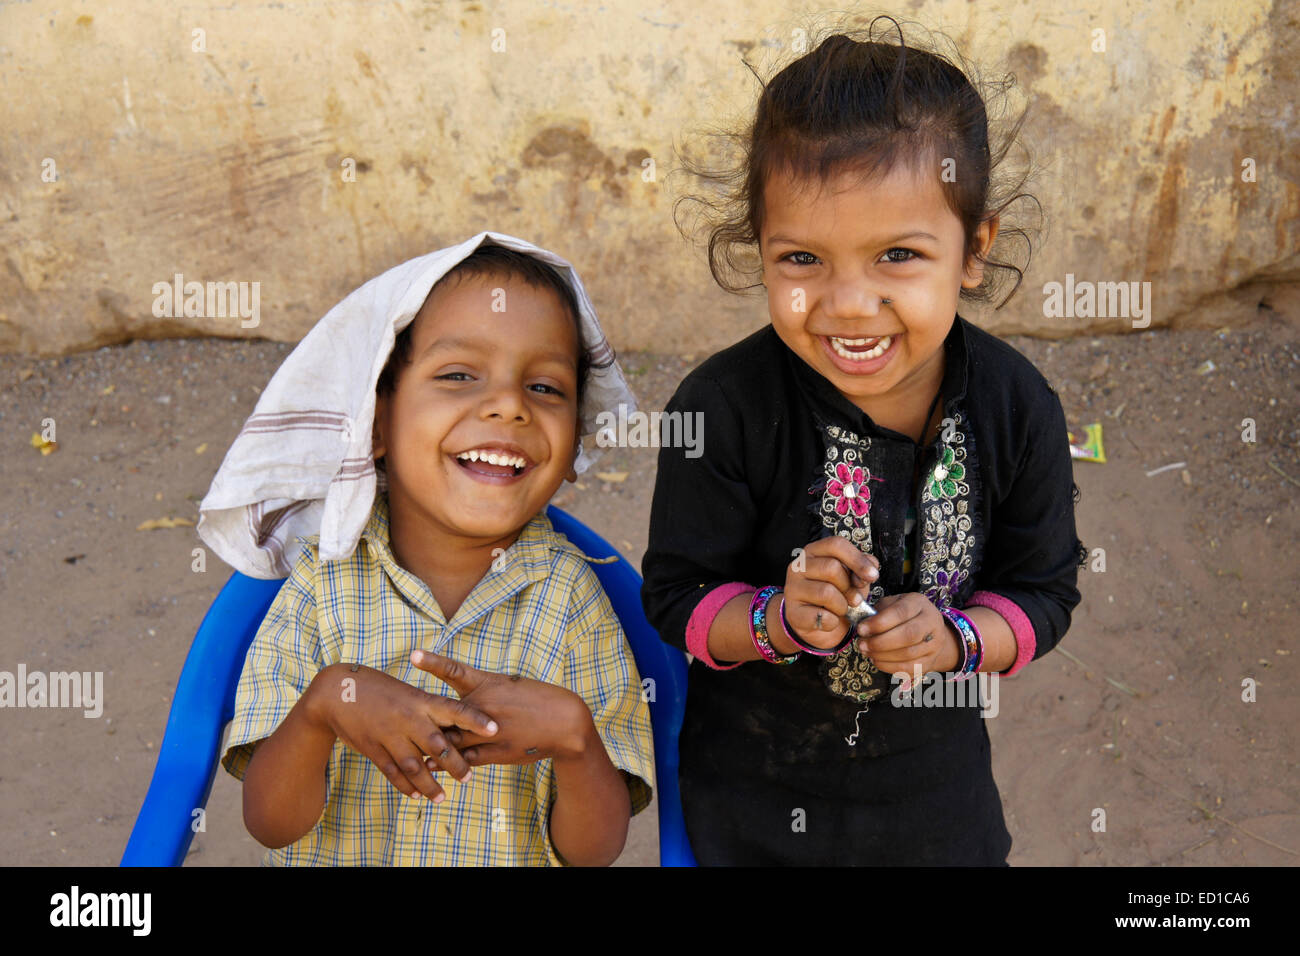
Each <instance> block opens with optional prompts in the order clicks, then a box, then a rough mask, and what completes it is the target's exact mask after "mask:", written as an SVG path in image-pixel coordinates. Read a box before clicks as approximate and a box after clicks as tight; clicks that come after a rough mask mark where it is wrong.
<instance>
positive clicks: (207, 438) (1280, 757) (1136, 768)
mask: <svg viewBox="0 0 1300 956" xmlns="http://www.w3.org/2000/svg"><path fill="white" fill-rule="evenodd" d="M1294 319H1295V317H1291V320H1288V319H1286V318H1284V317H1282V316H1279V315H1278V314H1277V313H1272V312H1269V311H1267V310H1264V311H1262V312H1261V318H1260V320H1259V321H1258V322H1257V323H1256V324H1254V325H1252V326H1251V327H1249V328H1246V329H1240V330H1235V331H1232V332H1229V333H1224V334H1215V333H1213V332H1208V331H1186V332H1153V333H1141V334H1138V333H1134V334H1132V335H1128V336H1116V337H1108V338H1101V339H1082V340H1075V341H1070V342H1066V343H1057V344H1054V345H1053V344H1048V343H1046V342H1041V341H1033V340H1024V339H1016V340H1013V344H1015V345H1016V346H1017V347H1018V348H1020V349H1021V350H1022V351H1024V352H1025V353H1026V354H1027V355H1029V356H1030V358H1032V359H1033V360H1034V361H1035V362H1036V363H1037V364H1038V365H1039V367H1040V368H1041V369H1043V371H1044V372H1045V374H1046V375H1047V376H1048V377H1049V379H1051V380H1052V381H1053V383H1055V384H1056V386H1057V388H1058V389H1059V391H1060V394H1061V397H1062V400H1063V402H1064V404H1065V408H1066V413H1067V415H1068V416H1069V419H1070V421H1071V422H1072V423H1074V424H1086V423H1088V422H1092V421H1100V422H1102V423H1103V425H1104V428H1105V441H1106V452H1107V455H1108V458H1109V461H1108V463H1106V464H1083V463H1080V464H1077V465H1076V468H1075V472H1076V477H1077V481H1078V484H1079V486H1080V488H1081V489H1082V494H1083V497H1082V500H1081V501H1080V503H1079V505H1078V510H1077V514H1078V522H1079V530H1080V535H1081V537H1082V538H1083V540H1084V543H1085V544H1086V545H1087V546H1088V547H1089V548H1090V549H1097V548H1100V549H1104V567H1105V570H1104V571H1102V570H1100V567H1101V565H1100V562H1099V560H1098V558H1100V557H1101V555H1100V554H1099V553H1097V552H1094V558H1093V560H1092V565H1093V567H1094V568H1096V569H1092V568H1090V569H1089V570H1088V571H1085V572H1083V573H1082V575H1081V579H1080V588H1081V590H1082V592H1083V595H1084V600H1083V603H1082V605H1081V606H1080V608H1079V610H1078V611H1077V612H1076V615H1075V618H1074V623H1073V626H1072V628H1071V630H1070V632H1069V634H1068V635H1067V637H1066V639H1065V640H1064V642H1063V643H1062V645H1061V649H1060V650H1058V651H1054V652H1053V653H1052V654H1050V655H1049V656H1047V657H1046V658H1044V659H1043V660H1040V661H1038V662H1036V663H1034V664H1032V665H1031V666H1030V667H1029V668H1028V669H1027V670H1026V671H1025V672H1024V673H1023V674H1022V675H1020V676H1018V677H1016V678H1014V679H1012V680H1009V681H1005V682H1004V683H1003V684H1002V687H1001V698H1000V714H999V715H998V716H997V717H996V718H994V719H993V720H992V721H991V725H990V733H991V735H992V737H993V755H994V758H993V759H994V772H995V775H996V777H997V780H998V783H999V785H1000V787H1001V790H1002V797H1003V801H1004V804H1005V807H1006V812H1007V822H1008V825H1009V827H1010V830H1011V832H1012V834H1013V836H1014V838H1015V844H1014V847H1013V849H1012V855H1011V862H1012V863H1013V864H1021V865H1023V864H1049V865H1072V864H1105V865H1174V866H1177V865H1183V864H1200V865H1207V864H1208V865H1257V864H1280V865H1292V864H1294V863H1295V862H1296V861H1297V855H1296V854H1297V852H1298V851H1300V816H1298V815H1297V803H1296V794H1297V792H1300V790H1298V788H1297V774H1296V756H1297V746H1296V744H1297V733H1296V726H1297V718H1298V717H1300V704H1298V698H1297V695H1296V694H1295V693H1294V690H1293V688H1294V686H1295V680H1296V677H1297V674H1296V655H1295V653H1294V646H1293V645H1294V644H1295V641H1294V638H1295V636H1296V631H1297V627H1296V623H1295V622H1296V616H1297V608H1296V603H1297V599H1296V593H1295V588H1296V582H1297V577H1298V576H1297V573H1296V565H1295V561H1294V559H1293V557H1292V549H1293V548H1294V547H1295V543H1296V541H1297V540H1300V509H1298V508H1297V507H1296V501H1297V496H1298V495H1300V419H1298V416H1297V410H1298V408H1300V402H1298V399H1300V395H1298V392H1300V384H1298V383H1300V331H1298V330H1297V326H1296V325H1295V324H1294ZM286 353H287V349H286V348H285V347H283V346H279V345H275V344H269V343H260V342H258V343H250V342H230V341H211V340H207V341H198V340H176V341H168V342H153V343H150V342H137V343H133V344H131V345H129V346H125V347H119V348H109V349H101V350H99V351H97V352H93V353H89V354H85V355H79V356H74V357H71V358H65V359H59V360H48V361H35V360H31V359H26V358H23V357H21V356H5V357H0V388H3V393H2V396H0V425H2V426H3V427H2V428H0V435H2V436H3V439H2V440H3V447H4V454H3V456H0V487H2V488H3V504H4V507H3V519H2V520H3V522H4V524H3V536H2V538H0V541H3V551H2V552H0V621H3V622H4V623H3V625H2V629H0V670H7V671H11V672H13V671H16V670H17V667H18V665H19V664H25V665H26V667H27V669H28V671H36V670H43V671H59V670H73V669H75V670H80V671H102V672H104V682H105V683H104V696H105V704H104V710H103V714H102V716H100V717H99V718H97V719H87V718H85V717H83V716H82V713H81V712H80V711H72V710H66V709H65V710H59V709H5V710H0V721H2V722H3V724H2V727H3V732H4V747H3V750H2V751H0V824H2V825H0V863H4V864H84V865H112V864H115V863H116V862H117V861H118V860H119V858H120V855H121V853H122V849H123V847H124V846H125V843H126V840H127V836H128V835H129V833H130V830H131V826H132V823H133V821H134V817H135V814H136V811H137V810H138V809H139V806H140V803H141V801H142V799H143V797H144V794H145V790H146V789H147V787H148V783H149V778H150V775H151V773H152V770H153V765H154V760H155V756H156V752H157V748H158V745H159V742H160V740H161V735H162V732H163V727H164V724H165V721H166V718H167V712H168V708H169V706H170V702H171V694H172V689H173V687H174V684H175V680H176V677H177V675H178V674H179V672H180V668H181V665H182V662H183V660H184V657H185V654H186V651H187V649H188V647H189V642H190V640H191V638H192V636H193V633H194V631H195V628H196V627H197V625H198V623H199V621H200V619H201V618H202V616H203V613H204V610H205V609H206V607H207V606H208V604H209V602H210V601H211V600H212V598H213V596H214V595H215V594H216V593H217V591H218V590H219V589H220V587H221V585H222V584H223V583H224V581H225V580H226V577H227V575H228V569H227V568H225V567H224V566H223V565H222V564H221V563H220V562H219V561H218V560H217V559H216V558H215V557H214V556H212V555H209V556H208V562H207V569H206V571H205V572H202V573H199V572H195V571H194V570H192V562H193V558H192V549H194V548H195V547H198V546H199V544H200V542H199V541H198V539H197V537H196V535H195V534H194V530H193V528H192V527H178V528H173V529H163V530H154V531H139V530H137V526H138V525H139V524H140V523H141V522H144V521H147V520H150V519H155V518H162V517H181V518H188V519H191V520H193V519H195V518H196V517H197V502H198V500H199V499H200V498H202V496H203V494H204V493H205V491H206V490H207V487H208V483H209V481H210V480H211V477H212V475H213V473H214V471H215V469H216V467H217V465H218V464H219V462H220V461H221V458H222V456H223V455H224V453H225V450H226V448H227V447H228V445H229V443H230V441H231V440H232V439H233V438H234V436H235V434H236V433H237V431H238V430H239V427H240V425H241V424H242V423H243V421H244V418H245V417H246V416H247V415H248V414H249V413H250V412H251V410H252V408H253V405H254V403H255V401H256V399H257V393H258V389H259V388H260V387H261V386H263V385H264V384H265V383H266V381H267V380H268V379H269V377H270V375H271V373H272V372H273V371H274V370H275V368H276V367H277V366H278V364H279V362H280V361H281V360H282V359H283V357H284V355H285V354H286ZM700 358H703V356H691V357H678V356H662V355H653V354H645V353H638V354H628V355H625V356H623V360H624V364H625V368H627V369H628V371H629V372H630V373H631V374H630V378H631V383H632V386H633V388H634V390H635V391H636V392H637V394H638V396H639V397H640V398H641V401H642V407H643V408H646V409H654V408H662V406H663V404H664V402H665V401H666V400H667V398H668V397H669V395H670V394H671V392H672V390H673V388H674V386H675V385H676V383H677V382H678V381H679V380H680V379H681V377H682V375H684V374H685V372H686V371H687V370H688V369H689V368H690V367H691V366H692V364H694V362H695V361H698V360H699V359H700ZM1207 361H1209V362H1212V363H1213V370H1207V371H1202V370H1203V369H1206V368H1208V367H1207V366H1204V365H1203V363H1205V362H1207ZM46 418H53V419H54V420H55V425H56V428H57V436H56V437H57V439H58V442H59V446H58V450H57V451H56V452H54V453H53V454H50V455H48V456H43V455H41V454H40V453H39V452H38V451H37V450H36V449H34V448H33V447H32V446H31V444H30V438H31V436H32V434H33V432H37V431H40V429H41V423H42V420H43V419H46ZM1245 418H1252V419H1254V422H1255V428H1256V436H1255V437H1256V439H1257V440H1256V441H1255V442H1254V443H1249V442H1245V441H1243V440H1242V434H1241V433H1242V429H1243V426H1242V420H1243V419H1245ZM608 455H609V457H608V458H606V459H605V460H604V461H603V462H602V467H603V468H609V469H615V470H625V471H627V472H628V477H627V479H626V480H625V481H624V482H622V483H619V484H610V483H603V482H599V481H595V480H591V481H587V482H584V487H582V488H572V489H570V491H569V493H568V494H567V495H566V497H565V499H564V500H563V501H562V502H561V503H562V504H563V505H564V506H565V507H567V508H568V509H569V510H571V511H573V512H574V513H575V514H577V515H578V516H579V517H580V518H582V519H583V520H585V521H587V522H588V523H589V524H591V525H592V526H594V527H596V528H598V529H600V530H601V531H602V532H603V533H604V534H605V536H606V537H607V538H608V539H609V540H610V541H612V542H614V543H615V544H616V545H617V546H618V547H620V548H622V549H623V551H624V553H625V555H626V556H627V557H629V558H630V559H632V560H633V561H634V562H635V563H636V564H637V566H638V567H639V566H640V559H641V555H642V553H643V551H644V548H645V544H646V521H647V516H648V513H649V504H650V494H651V491H652V488H653V482H654V468H655V452H654V450H653V449H620V450H611V452H609V453H608ZM1174 462H1185V463H1186V468H1185V469H1175V470H1170V471H1166V472H1163V473H1161V474H1157V475H1154V476H1150V477H1149V476H1148V475H1147V472H1148V471H1150V470H1153V469H1156V468H1159V467H1160V466H1163V465H1166V464H1170V463H1174ZM1246 679H1250V680H1251V681H1253V682H1254V687H1255V700H1254V701H1252V702H1247V701H1243V681H1244V680H1246ZM1098 809H1101V810H1104V811H1105V814H1104V817H1105V827H1104V831H1102V830H1097V829H1094V826H1095V824H1094V821H1096V820H1099V819H1100V815H1099V814H1098V813H1097V810H1098ZM655 847H656V828H655V810H654V808H653V807H652V808H651V810H650V811H648V812H646V813H643V814H641V815H640V816H639V817H637V818H636V819H634V820H633V824H632V834H631V838H630V840H629V845H628V848H627V850H626V851H625V852H624V854H623V856H622V858H621V860H620V862H621V863H624V864H633V865H635V864H653V863H654V862H656V860H657V851H656V848H655ZM260 857H261V852H260V848H259V847H258V845H257V844H256V843H255V842H254V841H253V840H252V839H251V838H250V837H249V836H248V835H247V834H246V832H245V831H244V828H243V824H242V820H241V815H240V805H239V786H238V784H237V783H236V782H235V781H234V780H233V779H232V778H230V777H229V776H228V775H227V774H226V773H225V772H224V771H219V772H218V775H217V782H216V785H215V787H214V789H213V793H212V798H211V800H210V802H209V812H208V817H207V830H206V832H204V833H200V834H199V835H198V836H197V838H196V839H195V841H194V848H193V851H192V852H191V855H190V857H189V860H188V863H189V864H190V865H208V866H212V865H243V864H254V863H257V862H258V861H259V859H260Z"/></svg>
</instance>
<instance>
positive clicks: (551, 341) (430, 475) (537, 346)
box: [374, 275, 578, 539]
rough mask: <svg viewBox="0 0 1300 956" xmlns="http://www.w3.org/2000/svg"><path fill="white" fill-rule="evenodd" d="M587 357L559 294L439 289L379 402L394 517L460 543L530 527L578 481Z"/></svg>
mask: <svg viewBox="0 0 1300 956" xmlns="http://www.w3.org/2000/svg"><path fill="white" fill-rule="evenodd" d="M494 306H495V308H496V309H497V310H498V311H494ZM577 355H578V333H577V329H576V328H575V327H574V322H573V319H572V318H571V317H570V316H569V314H568V312H567V311H566V310H565V308H564V306H563V304H562V303H561V301H560V299H559V297H558V296H556V295H555V293H554V292H552V291H550V290H547V289H536V288H533V287H532V286H530V285H528V284H527V283H526V282H524V281H523V280H522V279H518V278H515V277H509V276H493V275H486V276H465V277H463V278H457V279H453V280H452V281H451V282H450V283H446V284H441V285H438V286H435V287H434V290H433V292H432V293H431V294H430V296H429V298H428V300H427V301H426V302H425V304H424V306H423V308H421V309H420V312H419V314H418V315H417V316H416V318H415V320H414V329H413V331H412V337H411V362H410V364H408V365H404V366H402V367H401V368H400V369H399V370H398V374H397V381H396V385H395V387H394V389H393V391H392V393H391V394H389V395H380V396H379V397H378V399H377V402H376V409H375V452H374V453H375V457H376V458H379V457H383V458H384V459H385V461H384V467H385V470H386V473H387V477H388V495H389V501H390V504H391V506H392V508H393V511H394V514H401V515H403V516H404V520H413V521H414V523H416V524H419V525H423V526H424V527H426V528H427V529H429V530H430V531H437V532H441V533H444V534H448V535H451V536H453V537H460V538H481V539H497V538H501V537H504V536H508V535H511V534H513V533H516V532H518V531H519V530H520V529H521V528H523V526H524V525H525V524H527V523H528V521H529V520H530V519H531V518H532V517H533V516H534V515H536V514H537V513H538V512H540V511H541V510H542V509H543V508H544V507H545V505H546V502H547V501H549V500H550V498H551V496H552V495H553V494H554V493H555V491H556V489H557V488H559V486H560V483H561V482H562V481H564V480H565V479H566V478H567V479H568V480H570V481H574V480H576V479H577V475H576V474H575V473H574V470H573V463H574V459H575V456H576V452H577V442H578V366H577ZM470 452H477V453H478V454H477V456H474V455H470V454H469V453H470ZM489 454H490V455H493V456H494V457H496V458H497V461H498V462H500V463H499V464H492V463H491V462H489V461H487V460H485V456H486V455H489ZM475 457H477V459H478V460H472V459H473V458H475ZM521 466H522V467H521Z"/></svg>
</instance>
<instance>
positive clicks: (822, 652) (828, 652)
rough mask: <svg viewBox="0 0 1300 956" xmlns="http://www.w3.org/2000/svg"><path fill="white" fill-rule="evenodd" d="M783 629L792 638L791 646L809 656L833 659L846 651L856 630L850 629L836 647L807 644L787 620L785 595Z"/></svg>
mask: <svg viewBox="0 0 1300 956" xmlns="http://www.w3.org/2000/svg"><path fill="white" fill-rule="evenodd" d="M781 627H782V628H784V629H785V636H786V637H788V638H790V643H791V644H794V645H795V646H796V647H800V648H802V649H803V650H805V651H807V652H808V653H809V654H813V655H816V656H817V657H833V656H834V655H836V654H838V653H839V652H840V651H842V650H844V648H845V647H846V646H847V645H848V643H849V641H851V640H853V631H854V628H853V627H850V628H849V630H848V633H847V634H845V635H844V640H842V641H840V643H839V644H838V645H836V646H835V647H832V648H829V649H827V648H825V647H813V646H812V645H811V644H805V643H804V642H803V641H802V640H800V639H799V635H797V634H796V633H795V632H794V631H793V630H792V629H791V627H790V622H789V621H787V620H786V617H785V595H784V594H783V595H781Z"/></svg>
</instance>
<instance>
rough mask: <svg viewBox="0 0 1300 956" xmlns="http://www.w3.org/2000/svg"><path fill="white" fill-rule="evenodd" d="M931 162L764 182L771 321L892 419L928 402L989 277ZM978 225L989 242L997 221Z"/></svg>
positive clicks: (861, 400)
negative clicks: (955, 329) (962, 306)
mask: <svg viewBox="0 0 1300 956" xmlns="http://www.w3.org/2000/svg"><path fill="white" fill-rule="evenodd" d="M925 169H926V167H924V166H918V167H915V168H913V167H909V166H907V165H905V164H899V165H898V166H896V167H895V168H894V169H892V170H891V171H889V172H888V173H886V174H884V175H876V176H868V175H865V174H864V173H862V172H861V171H858V170H845V171H841V172H839V173H837V174H833V175H832V176H830V177H829V178H828V179H827V180H826V181H825V182H809V181H807V180H802V179H796V178H794V177H793V176H792V175H790V174H789V173H778V174H774V175H772V176H770V177H769V178H768V181H767V183H766V185H765V188H764V191H763V218H762V226H761V229H760V237H759V238H760V251H761V253H762V260H763V279H764V285H766V286H767V296H768V311H769V314H770V316H771V319H772V325H773V326H774V327H775V329H776V332H777V334H778V335H779V336H780V337H781V339H782V341H783V342H785V344H786V345H787V346H788V347H789V348H790V350H791V351H793V352H794V353H795V354H796V355H798V356H799V357H800V358H802V359H803V360H804V361H805V362H807V363H808V364H809V365H810V366H812V367H813V368H814V369H816V370H817V371H818V372H820V373H821V374H822V376H823V377H825V378H826V379H827V380H828V381H829V382H830V383H831V384H832V385H834V386H835V387H836V389H838V390H839V392H840V393H841V394H843V395H844V396H845V398H847V399H848V400H849V401H851V402H853V403H854V404H855V405H857V406H858V407H859V408H861V409H862V410H863V411H865V412H866V413H867V414H869V415H871V416H872V417H873V419H875V420H876V421H877V423H878V424H883V425H886V427H896V425H898V424H902V423H903V422H904V421H905V419H906V418H907V417H908V413H907V412H905V411H904V410H906V409H911V408H913V407H914V406H919V407H920V408H921V409H924V408H925V407H926V406H928V405H929V404H930V400H931V398H932V397H933V396H934V394H935V392H936V391H937V390H938V388H939V383H940V382H941V381H942V380H943V373H944V365H943V342H944V339H945V338H946V337H947V335H948V332H949V331H950V330H951V328H952V324H953V321H954V319H955V318H956V315H957V301H958V297H959V294H960V292H961V289H962V287H963V286H964V287H967V288H974V287H976V286H978V285H979V284H980V280H981V278H982V276H983V267H982V265H981V264H980V263H979V261H978V260H977V259H971V260H970V262H967V257H966V255H965V251H966V241H965V234H964V230H963V229H962V224H961V220H960V219H958V217H957V216H956V214H954V213H953V212H952V210H951V209H950V208H949V206H948V203H947V201H946V199H945V196H944V193H943V190H942V188H941V187H940V184H939V178H938V174H937V170H938V169H939V165H938V163H937V162H936V163H935V164H934V169H935V170H936V173H935V175H928V174H927V173H926V171H925ZM980 230H981V233H982V235H981V236H980V239H981V241H985V240H987V242H988V243H991V242H992V238H993V235H995V234H996V226H991V225H990V224H987V223H986V224H984V225H981V226H980ZM984 248H987V246H985V247H984ZM911 414H912V415H913V416H914V415H915V414H919V413H916V412H912V413H911Z"/></svg>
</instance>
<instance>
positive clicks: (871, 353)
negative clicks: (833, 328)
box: [830, 335, 893, 362]
mask: <svg viewBox="0 0 1300 956" xmlns="http://www.w3.org/2000/svg"><path fill="white" fill-rule="evenodd" d="M830 340H831V348H833V349H834V350H835V354H836V355H838V356H840V357H841V358H846V359H848V360H849V361H850V362H863V361H866V360H867V359H874V358H880V356H882V355H884V354H885V352H886V351H888V349H889V345H890V343H891V342H892V341H893V336H890V335H886V336H883V337H882V338H879V339H841V338H837V337H835V336H833V335H832V336H831V337H830ZM869 342H875V343H876V344H875V345H874V346H873V347H872V348H869V349H867V350H866V351H865V352H862V351H857V352H854V351H850V350H849V348H847V346H858V347H861V346H863V345H866V344H868V343H869Z"/></svg>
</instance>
